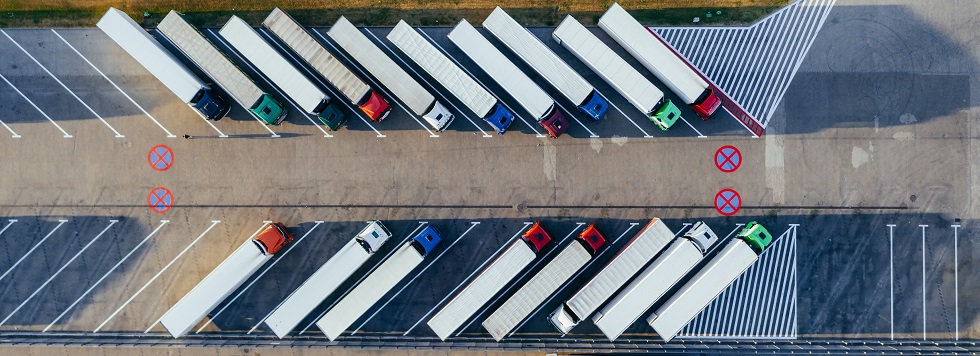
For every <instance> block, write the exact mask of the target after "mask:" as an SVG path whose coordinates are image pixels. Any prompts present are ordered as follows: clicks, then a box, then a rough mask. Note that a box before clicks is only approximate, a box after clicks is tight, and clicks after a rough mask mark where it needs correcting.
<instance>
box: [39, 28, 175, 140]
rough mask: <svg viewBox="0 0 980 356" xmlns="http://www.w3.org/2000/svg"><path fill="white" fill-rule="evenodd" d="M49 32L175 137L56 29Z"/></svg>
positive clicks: (168, 133)
mask: <svg viewBox="0 0 980 356" xmlns="http://www.w3.org/2000/svg"><path fill="white" fill-rule="evenodd" d="M51 32H52V33H54V35H55V36H58V38H59V39H61V41H62V42H64V43H65V44H66V45H68V48H71V50H72V51H74V52H75V54H77V55H78V56H79V57H82V60H83V61H85V63H88V65H89V66H91V67H92V69H95V71H96V72H99V74H101V75H102V78H105V80H106V81H108V82H109V84H112V86H113V87H115V88H116V90H118V91H119V92H120V93H122V95H123V96H125V97H126V99H129V102H131V103H133V105H136V107H137V108H138V109H140V111H142V112H143V114H145V115H146V116H147V117H149V118H150V120H153V123H155V124H157V126H159V127H160V128H161V129H163V132H166V133H167V137H170V138H174V137H177V135H174V134H172V133H170V130H167V128H166V127H163V125H162V124H160V122H159V121H157V119H156V118H155V117H153V115H150V113H149V112H147V111H146V109H143V106H141V105H140V104H139V103H137V102H136V100H133V98H132V97H130V96H129V94H126V92H125V91H123V90H122V88H120V87H119V86H118V85H116V82H114V81H112V79H109V76H107V75H105V73H103V72H102V71H101V70H99V68H98V67H96V66H95V64H92V62H90V61H89V60H88V58H85V56H83V55H82V53H81V52H79V51H78V50H77V49H75V46H72V45H71V43H68V40H66V39H65V38H64V37H62V36H61V34H60V33H58V31H55V30H54V29H53V28H52V29H51Z"/></svg>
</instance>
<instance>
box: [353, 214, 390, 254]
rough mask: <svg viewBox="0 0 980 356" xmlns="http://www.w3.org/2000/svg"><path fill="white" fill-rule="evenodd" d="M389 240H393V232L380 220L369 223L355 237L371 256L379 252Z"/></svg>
mask: <svg viewBox="0 0 980 356" xmlns="http://www.w3.org/2000/svg"><path fill="white" fill-rule="evenodd" d="M389 238H391V231H389V230H388V228H387V227H385V226H384V224H382V223H381V221H380V220H375V221H372V222H369V223H368V225H367V226H365V227H364V229H361V232H358V233H357V236H356V237H355V239H357V243H359V244H360V245H361V247H363V248H364V250H365V251H367V253H369V254H371V253H375V252H377V251H378V249H380V248H381V245H382V244H384V243H385V241H388V239H389Z"/></svg>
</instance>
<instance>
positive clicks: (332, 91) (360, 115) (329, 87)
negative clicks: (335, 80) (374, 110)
mask: <svg viewBox="0 0 980 356" xmlns="http://www.w3.org/2000/svg"><path fill="white" fill-rule="evenodd" d="M311 32H313V33H317V32H316V31H315V30H313V31H311ZM320 37H321V38H323V36H320ZM324 41H326V39H324ZM280 48H281V47H280ZM284 52H285V53H286V54H287V55H289V57H290V58H292V59H293V61H295V62H296V63H299V62H300V60H299V59H297V58H296V57H295V56H294V55H293V54H292V53H291V52H289V51H284ZM300 68H302V69H303V71H305V72H306V73H307V74H309V75H310V77H311V78H313V79H316V81H317V82H318V83H320V85H322V86H323V87H324V88H327V91H329V92H330V94H333V96H334V98H344V97H346V96H345V95H344V94H342V93H340V92H337V91H335V89H334V88H333V85H328V84H327V83H324V82H323V80H321V79H320V76H319V75H316V74H313V73H312V72H311V71H310V70H309V69H307V68H306V66H302V65H301V66H300ZM372 90H373V88H372ZM339 101H340V102H341V103H343V104H344V107H346V108H348V109H350V110H351V111H352V112H354V114H355V115H356V116H357V118H359V119H361V121H364V124H365V125H367V126H368V127H370V128H371V130H373V131H374V133H376V134H378V137H379V138H385V137H387V136H385V135H384V134H382V133H381V132H379V131H378V129H376V128H374V125H371V121H369V120H368V119H365V118H364V117H365V116H366V115H367V114H365V113H364V111H362V110H361V108H359V107H358V108H355V107H353V106H351V103H348V102H347V101H344V100H339Z"/></svg>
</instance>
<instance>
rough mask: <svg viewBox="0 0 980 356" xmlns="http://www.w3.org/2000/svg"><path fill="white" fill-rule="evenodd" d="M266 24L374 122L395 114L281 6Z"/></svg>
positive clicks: (270, 15)
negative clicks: (391, 113)
mask: <svg viewBox="0 0 980 356" xmlns="http://www.w3.org/2000/svg"><path fill="white" fill-rule="evenodd" d="M262 25H263V26H265V27H266V28H268V29H269V31H272V33H273V34H275V35H276V37H279V39H280V40H282V41H283V43H285V44H286V46H288V47H289V48H290V49H292V50H293V52H296V54H297V55H299V57H300V58H303V60H304V61H306V63H308V64H309V65H310V66H311V67H313V70H315V71H316V72H317V73H319V74H320V76H322V77H323V78H324V79H326V80H327V82H330V85H333V86H334V88H337V90H338V91H340V93H341V94H343V95H344V97H345V98H347V100H348V101H350V103H351V104H354V105H357V106H358V108H360V109H361V111H363V112H364V113H365V114H367V115H368V117H370V118H371V120H374V121H379V122H380V121H381V120H382V119H384V116H386V115H388V113H389V112H391V106H390V105H388V102H387V101H385V100H384V99H383V98H382V97H381V95H379V94H378V93H377V92H375V91H374V89H371V87H370V86H368V85H367V83H365V82H364V81H363V80H361V78H359V77H358V76H357V75H355V74H354V72H351V70H350V69H349V68H347V66H345V65H344V64H343V63H341V62H340V60H338V59H337V57H334V56H333V55H332V54H330V52H328V51H327V49H326V48H323V45H321V44H320V43H319V42H317V40H316V39H314V38H313V36H311V35H310V33H309V32H307V31H306V29H305V28H303V26H301V25H300V24H299V23H298V22H296V20H294V19H293V18H292V17H291V16H289V14H287V13H286V12H285V11H282V9H280V8H278V7H277V8H275V9H273V10H272V12H271V13H269V16H268V17H266V18H265V20H264V21H262Z"/></svg>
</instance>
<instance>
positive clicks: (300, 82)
mask: <svg viewBox="0 0 980 356" xmlns="http://www.w3.org/2000/svg"><path fill="white" fill-rule="evenodd" d="M218 34H220V35H221V37H224V39H225V41H228V43H229V44H230V45H231V47H232V48H234V49H235V50H236V51H238V53H240V54H241V55H242V56H243V57H245V60H247V61H249V62H250V63H252V65H253V66H255V67H256V68H258V71H259V72H261V73H262V74H265V76H266V77H268V78H269V80H271V81H272V83H273V84H275V85H276V86H277V87H279V89H282V91H283V92H285V93H286V96H288V97H289V98H291V99H293V102H295V103H296V104H297V105H298V106H299V107H300V108H302V109H303V111H306V112H307V113H308V114H310V115H315V116H316V118H317V119H319V120H320V122H322V123H323V124H324V125H326V126H327V127H328V128H330V129H331V130H337V129H339V128H340V127H341V125H343V124H344V123H345V122H347V117H346V116H345V115H344V113H343V112H342V111H340V107H338V105H337V104H335V103H332V102H331V101H332V99H331V98H330V96H328V95H327V94H325V93H323V90H320V88H319V87H317V86H316V84H313V82H312V81H311V80H310V79H309V78H307V77H306V76H304V75H303V73H300V71H299V70H298V69H296V67H294V66H293V64H292V63H289V61H287V60H286V58H283V56H282V55H281V54H279V52H276V49H275V48H273V47H272V45H270V44H269V42H266V41H265V39H263V38H262V36H261V35H259V33H258V32H256V31H255V29H254V28H252V26H249V24H248V23H246V22H245V20H242V19H241V18H240V17H238V16H234V15H233V16H232V17H231V18H230V19H228V22H226V23H225V25H224V26H223V27H221V30H219V31H218Z"/></svg>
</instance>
